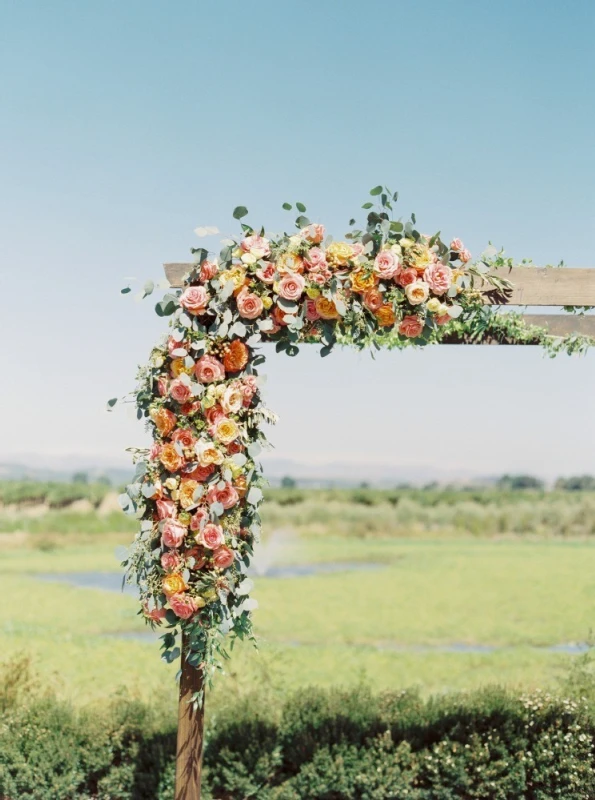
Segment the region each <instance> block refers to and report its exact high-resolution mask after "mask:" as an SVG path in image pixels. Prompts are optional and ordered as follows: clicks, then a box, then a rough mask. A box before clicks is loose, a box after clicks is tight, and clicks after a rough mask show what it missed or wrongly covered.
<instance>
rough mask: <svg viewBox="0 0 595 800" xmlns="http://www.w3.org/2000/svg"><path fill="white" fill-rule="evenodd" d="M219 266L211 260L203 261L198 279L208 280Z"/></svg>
mask: <svg viewBox="0 0 595 800" xmlns="http://www.w3.org/2000/svg"><path fill="white" fill-rule="evenodd" d="M218 269H219V267H218V266H217V264H215V263H214V262H213V261H203V262H202V264H201V265H200V280H201V281H202V282H203V283H206V282H207V281H210V280H211V278H214V277H215V275H216V274H217V270H218Z"/></svg>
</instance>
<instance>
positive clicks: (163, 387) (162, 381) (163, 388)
mask: <svg viewBox="0 0 595 800" xmlns="http://www.w3.org/2000/svg"><path fill="white" fill-rule="evenodd" d="M168 385H169V381H168V379H167V378H165V377H164V376H163V375H162V376H161V377H160V378H157V391H158V392H159V395H160V397H165V395H166V394H167V388H168Z"/></svg>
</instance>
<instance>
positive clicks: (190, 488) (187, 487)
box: [178, 480, 198, 508]
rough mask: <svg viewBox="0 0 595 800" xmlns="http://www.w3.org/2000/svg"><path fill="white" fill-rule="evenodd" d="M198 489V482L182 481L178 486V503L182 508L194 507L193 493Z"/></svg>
mask: <svg viewBox="0 0 595 800" xmlns="http://www.w3.org/2000/svg"><path fill="white" fill-rule="evenodd" d="M197 488H198V481H193V480H184V481H182V483H181V484H180V491H179V494H178V501H179V503H180V505H181V506H182V508H190V507H191V506H193V505H195V502H194V492H195V491H196V489H197Z"/></svg>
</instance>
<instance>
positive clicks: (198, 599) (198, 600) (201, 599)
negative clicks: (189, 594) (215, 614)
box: [192, 594, 207, 608]
mask: <svg viewBox="0 0 595 800" xmlns="http://www.w3.org/2000/svg"><path fill="white" fill-rule="evenodd" d="M192 599H193V600H194V602H195V604H196V607H197V608H204V607H205V606H206V604H207V601H206V600H205V599H204V597H201V596H200V595H199V594H197V595H196V597H193V598H192Z"/></svg>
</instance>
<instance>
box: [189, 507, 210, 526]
mask: <svg viewBox="0 0 595 800" xmlns="http://www.w3.org/2000/svg"><path fill="white" fill-rule="evenodd" d="M208 518H209V513H208V511H207V510H206V508H197V509H196V513H195V514H194V516H193V517H192V519H191V520H190V530H191V531H199V530H200V529H201V527H203V526H204V525H205V524H206V521H207V520H208Z"/></svg>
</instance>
